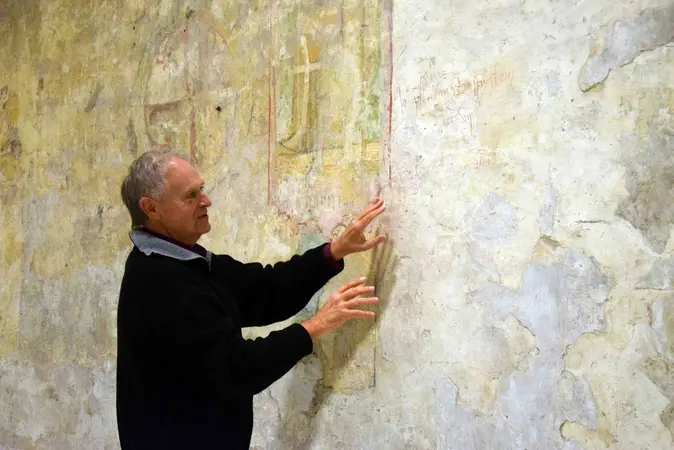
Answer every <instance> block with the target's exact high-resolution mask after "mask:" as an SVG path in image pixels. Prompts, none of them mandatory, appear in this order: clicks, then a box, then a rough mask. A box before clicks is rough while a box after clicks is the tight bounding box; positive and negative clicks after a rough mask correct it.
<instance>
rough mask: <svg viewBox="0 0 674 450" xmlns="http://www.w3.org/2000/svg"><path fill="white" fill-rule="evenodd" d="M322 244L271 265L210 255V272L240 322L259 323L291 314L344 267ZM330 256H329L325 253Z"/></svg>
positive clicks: (243, 324)
mask: <svg viewBox="0 0 674 450" xmlns="http://www.w3.org/2000/svg"><path fill="white" fill-rule="evenodd" d="M328 245H329V244H322V245H320V246H318V247H315V248H312V249H310V250H308V251H306V252H305V253H304V254H302V255H294V256H292V257H291V258H290V259H289V260H287V261H281V262H277V263H276V264H274V265H271V264H268V265H262V264H260V263H242V262H239V261H237V260H235V259H233V258H232V257H230V256H228V255H214V259H215V264H213V271H214V276H215V277H217V278H218V279H219V282H220V283H222V285H223V287H224V288H225V289H228V290H229V291H230V292H231V293H232V295H233V297H234V299H235V301H236V304H237V307H238V309H239V313H240V314H241V322H242V326H244V327H250V326H263V325H269V324H272V323H275V322H280V321H283V320H286V319H289V318H290V317H292V316H294V315H295V314H297V313H298V312H300V311H301V310H302V308H304V307H305V306H306V304H307V303H309V301H310V300H311V297H312V296H313V295H314V294H315V293H316V292H317V291H318V290H319V289H320V288H321V287H323V285H325V283H327V282H328V281H329V280H330V279H331V278H332V277H334V276H335V275H337V274H338V273H340V272H341V271H342V270H343V269H344V260H343V259H341V260H339V261H335V260H334V259H333V258H332V257H331V256H330V255H329V254H328V252H326V248H327V246H328ZM328 256H330V257H328Z"/></svg>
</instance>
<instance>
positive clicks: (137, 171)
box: [121, 150, 185, 229]
mask: <svg viewBox="0 0 674 450" xmlns="http://www.w3.org/2000/svg"><path fill="white" fill-rule="evenodd" d="M173 158H180V159H185V158H183V157H182V156H181V155H179V154H178V153H175V152H173V151H164V150H150V151H147V152H145V153H143V154H142V155H141V156H139V157H138V158H137V159H136V160H135V161H134V162H133V163H131V165H130V166H129V173H128V174H127V175H126V177H125V178H124V181H122V188H121V193H122V201H123V202H124V204H125V205H126V208H127V209H128V210H129V214H130V215H131V228H133V229H135V228H140V227H142V226H143V225H145V222H146V220H147V215H146V214H145V213H144V212H143V210H142V209H141V207H140V199H141V198H143V197H153V198H156V199H159V198H161V196H162V195H163V193H164V190H165V189H166V178H165V177H164V175H165V173H166V167H167V166H168V163H169V162H170V161H171V160H172V159H173Z"/></svg>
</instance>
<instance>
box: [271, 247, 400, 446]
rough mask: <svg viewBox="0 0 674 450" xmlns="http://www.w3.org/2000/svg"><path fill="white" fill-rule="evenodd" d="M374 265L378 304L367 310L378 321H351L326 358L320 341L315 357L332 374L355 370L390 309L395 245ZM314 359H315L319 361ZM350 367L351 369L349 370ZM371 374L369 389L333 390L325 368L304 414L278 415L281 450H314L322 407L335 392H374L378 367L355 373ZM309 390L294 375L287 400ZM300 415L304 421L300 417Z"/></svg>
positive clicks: (377, 255)
mask: <svg viewBox="0 0 674 450" xmlns="http://www.w3.org/2000/svg"><path fill="white" fill-rule="evenodd" d="M373 251H374V257H373V263H372V265H371V267H370V271H369V273H368V275H367V282H366V283H367V284H368V285H373V286H375V294H376V295H377V296H378V297H379V302H378V303H377V304H376V305H372V306H370V307H367V308H363V309H364V310H368V311H374V313H375V317H376V318H375V320H374V321H370V320H362V319H356V320H350V321H348V322H346V323H345V324H344V325H343V326H341V327H340V328H338V329H337V330H336V331H335V332H333V338H334V339H333V342H334V345H333V346H332V350H331V351H330V353H329V354H326V352H327V351H329V349H326V345H325V343H324V342H323V341H318V342H317V344H316V348H315V353H316V356H319V357H320V359H321V360H323V361H330V365H331V367H330V369H331V371H330V372H331V373H335V374H339V373H341V372H342V371H343V370H353V364H351V363H352V362H353V361H354V358H357V352H358V350H359V349H360V346H361V345H362V344H363V343H364V342H365V341H366V340H367V339H368V338H369V337H370V336H372V334H375V336H376V333H377V330H378V328H379V323H380V322H381V320H382V318H383V316H384V314H385V312H386V309H387V307H388V303H389V298H390V294H391V292H392V291H393V287H394V286H395V283H396V275H395V273H396V267H397V265H398V260H399V259H398V256H397V255H396V254H395V251H394V245H393V241H392V240H391V239H390V238H389V239H387V240H386V242H384V243H383V244H381V245H380V246H379V247H378V248H376V249H374V250H373ZM376 349H377V345H376V344H375V345H374V348H373V351H374V352H375V355H372V361H375V362H376V351H377V350H376ZM316 356H312V358H316ZM350 365H351V367H350V368H349V367H348V366H350ZM359 369H360V370H365V371H370V370H371V374H372V382H371V384H369V385H365V386H364V385H359V386H356V387H355V388H353V389H339V388H336V387H335V386H333V385H332V384H331V383H330V382H329V381H326V379H325V378H326V376H325V374H326V370H325V368H323V374H324V375H323V377H322V378H320V379H318V380H317V381H315V382H314V385H313V396H312V399H311V402H310V404H309V406H308V408H307V410H305V411H297V410H294V408H292V406H291V407H290V408H288V410H287V411H284V412H281V411H279V419H280V420H281V423H279V424H278V434H277V436H278V442H279V448H282V449H305V448H311V445H312V442H313V441H314V439H315V437H316V433H317V431H318V430H317V428H316V426H312V425H313V424H312V422H313V420H314V418H315V417H316V416H317V415H318V414H319V413H320V411H321V409H322V408H323V405H325V404H326V403H327V401H328V399H329V398H330V397H331V396H332V395H333V394H334V393H336V392H340V393H344V394H351V393H356V392H359V391H361V390H363V389H372V388H374V387H375V385H376V367H372V368H371V369H370V368H369V367H357V366H356V370H359ZM307 388H308V386H307V380H306V379H305V378H303V377H299V376H297V375H296V374H294V375H293V376H292V378H291V381H290V382H289V384H288V386H287V388H286V391H287V394H286V395H287V396H288V398H295V397H296V396H299V395H301V392H302V391H306V390H307ZM298 415H301V416H303V417H297V416H298Z"/></svg>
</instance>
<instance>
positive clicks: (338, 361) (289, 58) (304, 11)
mask: <svg viewBox="0 0 674 450" xmlns="http://www.w3.org/2000/svg"><path fill="white" fill-rule="evenodd" d="M381 7H382V6H381V5H380V2H379V1H373V0H357V1H347V2H344V1H328V2H320V3H319V2H313V1H298V2H295V3H294V4H285V5H283V6H280V5H279V7H278V9H275V10H274V12H273V13H272V27H273V28H272V42H273V44H272V52H273V53H272V55H273V56H272V61H271V69H272V77H271V86H270V93H271V105H272V109H273V110H274V111H276V114H275V116H274V119H273V120H272V121H271V122H270V128H271V131H270V133H271V135H272V136H273V137H274V141H273V142H272V143H271V148H270V161H269V164H270V165H269V169H270V173H269V201H270V202H271V204H273V205H274V206H275V207H276V208H278V211H279V213H281V214H287V215H290V216H292V217H295V218H297V220H298V221H300V223H302V230H303V231H302V232H303V234H304V237H305V238H306V240H307V241H308V242H311V241H312V239H311V236H315V239H316V241H320V239H321V237H322V236H324V237H330V238H332V237H335V236H338V235H339V233H341V231H343V229H344V228H345V227H346V226H347V225H348V223H350V222H351V220H353V219H354V218H355V217H354V215H353V214H357V213H358V212H359V211H360V210H361V209H362V207H363V206H364V205H365V203H366V202H367V200H369V199H370V198H372V196H373V195H376V194H378V193H379V189H380V180H379V168H380V163H381V156H382V155H381V148H382V142H381V134H382V133H381V131H380V109H381V102H382V91H383V90H382V85H383V80H382V70H384V67H383V65H382V57H381V53H382V45H383V44H385V43H384V42H382V32H381V28H382V25H381V21H382V15H381ZM377 231H378V230H377V229H376V228H375V229H374V230H373V232H377ZM373 257H374V254H373V253H372V252H370V253H368V254H365V255H358V256H356V257H354V258H353V260H350V261H349V264H347V270H346V272H347V273H345V274H343V275H342V276H340V277H339V278H338V280H336V282H333V283H332V284H330V285H328V286H327V287H326V289H325V291H324V292H325V295H324V296H323V297H322V298H321V300H322V299H323V298H326V297H327V295H329V294H330V293H331V292H332V290H333V289H334V288H335V287H336V285H337V284H338V282H343V281H344V280H346V279H350V278H355V277H357V276H359V274H367V273H368V271H370V270H371V269H370V266H371V265H372V261H373ZM373 281H374V280H373ZM319 304H320V301H319ZM316 306H318V305H310V306H309V308H308V310H307V311H306V313H307V314H311V313H312V312H313V311H314V310H315V308H316ZM348 325H349V326H347V327H345V328H344V329H342V330H340V331H339V332H337V333H335V335H333V336H332V337H331V338H328V339H326V340H324V342H323V343H322V344H323V345H322V347H320V348H319V350H318V353H319V355H320V356H321V360H322V363H323V370H324V378H323V383H324V385H325V386H326V387H334V388H338V389H343V390H352V389H359V388H364V387H368V386H372V385H373V384H374V379H375V367H374V364H375V362H374V361H375V351H376V350H375V346H376V343H375V340H376V332H375V328H374V327H372V324H363V323H355V321H354V323H351V324H348Z"/></svg>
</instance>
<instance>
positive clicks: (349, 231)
mask: <svg viewBox="0 0 674 450" xmlns="http://www.w3.org/2000/svg"><path fill="white" fill-rule="evenodd" d="M384 209H385V207H384V200H383V199H381V198H378V199H375V200H374V201H373V202H372V203H370V204H369V205H368V206H367V208H365V209H364V210H363V212H362V213H361V214H360V216H358V218H356V220H354V221H353V222H351V224H349V226H348V227H347V228H346V230H344V232H343V233H342V235H341V236H340V237H339V238H337V239H336V240H335V241H334V242H333V243H332V244H331V246H330V251H331V252H332V256H333V257H334V258H335V259H336V260H340V259H342V258H344V257H345V256H347V255H350V254H352V253H358V252H364V251H367V250H370V249H372V248H374V247H376V246H377V245H379V244H381V243H382V242H384V240H385V239H386V236H384V235H379V236H376V237H374V238H372V239H369V240H368V239H366V238H365V228H367V226H368V225H370V223H372V221H373V220H374V219H375V218H376V217H377V216H379V215H380V214H381V213H383V212H384Z"/></svg>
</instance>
